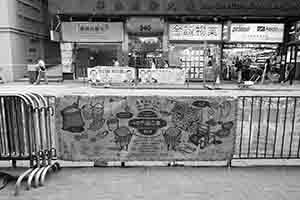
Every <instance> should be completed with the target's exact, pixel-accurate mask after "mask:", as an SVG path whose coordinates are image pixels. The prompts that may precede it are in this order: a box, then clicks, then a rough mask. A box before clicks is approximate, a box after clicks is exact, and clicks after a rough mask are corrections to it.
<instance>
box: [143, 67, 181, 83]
mask: <svg viewBox="0 0 300 200" xmlns="http://www.w3.org/2000/svg"><path fill="white" fill-rule="evenodd" d="M139 79H140V82H141V83H146V84H147V83H165V84H184V83H185V70H184V69H139Z"/></svg>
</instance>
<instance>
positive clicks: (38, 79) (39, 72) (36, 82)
mask: <svg viewBox="0 0 300 200" xmlns="http://www.w3.org/2000/svg"><path fill="white" fill-rule="evenodd" d="M40 81H41V71H38V76H37V78H36V81H35V82H34V84H40Z"/></svg>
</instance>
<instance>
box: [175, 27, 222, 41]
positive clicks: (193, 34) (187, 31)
mask: <svg viewBox="0 0 300 200" xmlns="http://www.w3.org/2000/svg"><path fill="white" fill-rule="evenodd" d="M169 40H193V41H195V40H199V41H209V40H211V41H217V40H222V25H221V24H170V25H169Z"/></svg>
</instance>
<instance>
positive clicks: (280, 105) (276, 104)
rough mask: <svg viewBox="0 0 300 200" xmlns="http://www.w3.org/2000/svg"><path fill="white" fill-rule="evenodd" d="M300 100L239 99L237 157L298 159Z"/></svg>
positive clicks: (299, 147)
mask: <svg viewBox="0 0 300 200" xmlns="http://www.w3.org/2000/svg"><path fill="white" fill-rule="evenodd" d="M299 109H300V101H299V97H240V98H239V102H238V116H237V118H238V122H237V136H236V145H235V155H234V158H245V159H257V158H272V159H277V158H278V159H283V158H299V150H300V129H299V128H300V112H299V111H300V110H299Z"/></svg>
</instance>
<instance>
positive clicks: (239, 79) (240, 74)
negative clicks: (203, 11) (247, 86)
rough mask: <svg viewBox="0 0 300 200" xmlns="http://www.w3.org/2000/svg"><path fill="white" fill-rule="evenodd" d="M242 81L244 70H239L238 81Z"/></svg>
mask: <svg viewBox="0 0 300 200" xmlns="http://www.w3.org/2000/svg"><path fill="white" fill-rule="evenodd" d="M241 82H242V71H241V70H239V71H238V83H241Z"/></svg>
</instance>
